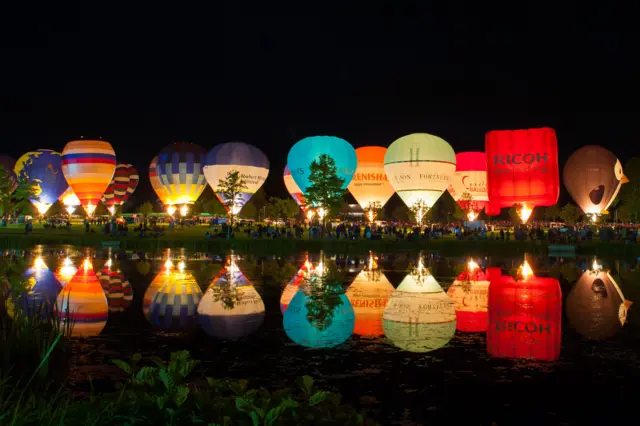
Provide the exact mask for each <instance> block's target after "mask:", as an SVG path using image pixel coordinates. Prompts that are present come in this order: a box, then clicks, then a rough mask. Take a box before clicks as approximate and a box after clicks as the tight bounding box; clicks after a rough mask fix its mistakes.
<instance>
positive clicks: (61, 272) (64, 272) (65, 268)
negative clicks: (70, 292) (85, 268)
mask: <svg viewBox="0 0 640 426" xmlns="http://www.w3.org/2000/svg"><path fill="white" fill-rule="evenodd" d="M77 272H78V268H76V266H75V265H74V264H73V262H72V261H71V259H70V258H69V257H66V258H65V259H64V260H63V261H62V264H61V265H60V266H59V267H58V269H57V270H56V272H55V273H54V276H55V277H56V279H57V280H58V281H59V282H60V284H61V285H62V286H63V287H64V286H66V285H67V284H68V283H69V282H70V281H71V280H72V279H73V277H74V276H75V275H76V273H77Z"/></svg>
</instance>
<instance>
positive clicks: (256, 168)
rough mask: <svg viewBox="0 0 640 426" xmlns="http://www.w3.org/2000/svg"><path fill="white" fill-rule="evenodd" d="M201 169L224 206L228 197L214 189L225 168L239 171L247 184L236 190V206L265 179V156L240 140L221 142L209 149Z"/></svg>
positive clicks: (227, 170) (224, 175)
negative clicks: (239, 191) (240, 189)
mask: <svg viewBox="0 0 640 426" xmlns="http://www.w3.org/2000/svg"><path fill="white" fill-rule="evenodd" d="M203 171H204V176H205V177H206V178H207V182H209V185H211V188H212V189H213V192H215V193H216V196H217V197H218V199H219V200H220V202H221V203H222V204H223V205H224V206H227V205H228V204H227V201H228V200H227V199H226V198H225V196H224V194H222V193H220V192H217V191H216V189H217V188H218V186H219V182H220V180H224V179H225V178H226V177H227V174H228V173H229V172H234V171H237V172H239V173H240V177H241V178H242V179H243V180H244V182H245V185H246V187H247V188H246V189H245V190H244V191H243V192H241V193H240V194H239V197H238V198H239V199H238V200H235V201H236V203H237V204H236V207H237V208H238V210H240V208H242V206H244V205H245V204H246V203H247V202H248V201H249V199H250V198H251V197H252V196H253V194H255V193H256V192H257V191H258V189H260V187H261V186H262V184H263V183H264V181H265V180H266V179H267V176H268V175H269V159H267V156H266V155H264V152H262V151H260V150H259V149H258V148H256V147H255V146H253V145H249V144H246V143H243V142H229V143H223V144H222V145H217V146H215V147H213V149H212V150H211V151H209V153H208V154H207V157H206V160H205V166H204V169H203ZM236 213H237V212H236Z"/></svg>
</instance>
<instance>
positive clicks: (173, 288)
mask: <svg viewBox="0 0 640 426" xmlns="http://www.w3.org/2000/svg"><path fill="white" fill-rule="evenodd" d="M184 269H185V264H184V262H182V261H181V262H179V263H178V270H177V271H173V270H169V273H166V272H160V274H164V275H163V278H164V280H163V283H162V286H160V288H159V289H158V291H157V293H156V294H155V296H154V297H153V300H152V302H151V306H150V307H149V313H148V316H147V319H148V320H149V321H150V322H151V323H152V324H153V325H156V326H159V327H160V328H161V329H162V330H164V331H189V330H191V329H192V328H193V327H194V326H195V325H196V309H197V306H198V303H199V302H200V298H201V297H202V291H201V290H200V287H198V283H197V282H196V279H195V278H194V276H193V275H192V274H191V273H190V272H185V270H184ZM152 284H153V283H152Z"/></svg>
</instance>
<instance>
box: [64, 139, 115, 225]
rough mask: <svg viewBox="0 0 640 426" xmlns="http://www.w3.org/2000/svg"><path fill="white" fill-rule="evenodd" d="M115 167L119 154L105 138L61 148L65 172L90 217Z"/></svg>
mask: <svg viewBox="0 0 640 426" xmlns="http://www.w3.org/2000/svg"><path fill="white" fill-rule="evenodd" d="M115 169H116V153H115V152H114V151H113V148H112V147H111V144H110V143H109V142H105V141H95V140H79V141H72V142H69V143H68V144H66V145H65V147H64V149H63V150H62V173H63V174H64V177H65V178H66V179H67V182H68V183H69V186H70V187H71V189H73V192H74V193H75V194H76V196H77V197H78V199H79V200H80V204H81V205H82V207H83V208H84V210H85V211H86V212H87V214H88V215H89V216H92V215H93V212H94V211H95V209H96V207H97V205H98V203H99V202H100V199H101V198H102V194H103V193H104V191H105V190H106V189H107V187H108V186H109V183H110V182H111V178H113V173H114V172H115Z"/></svg>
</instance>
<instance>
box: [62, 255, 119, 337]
mask: <svg viewBox="0 0 640 426" xmlns="http://www.w3.org/2000/svg"><path fill="white" fill-rule="evenodd" d="M57 305H58V315H59V316H60V319H61V326H64V324H69V323H71V325H72V331H71V336H72V337H90V336H97V335H98V334H100V332H101V331H102V329H103V328H104V327H105V326H106V325H107V317H108V316H109V308H108V303H107V298H106V296H105V294H104V290H103V289H102V286H101V285H100V281H98V277H97V276H96V274H95V272H93V266H92V265H91V261H90V260H89V259H88V258H87V259H85V261H84V265H83V266H82V267H81V268H80V269H79V270H78V272H77V273H76V274H75V276H74V277H73V278H72V279H71V281H70V282H69V283H68V284H67V285H66V286H65V287H64V288H63V289H62V291H61V292H60V293H59V294H58V300H57Z"/></svg>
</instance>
